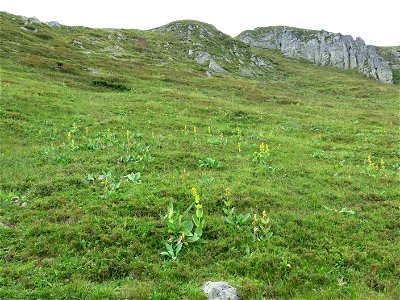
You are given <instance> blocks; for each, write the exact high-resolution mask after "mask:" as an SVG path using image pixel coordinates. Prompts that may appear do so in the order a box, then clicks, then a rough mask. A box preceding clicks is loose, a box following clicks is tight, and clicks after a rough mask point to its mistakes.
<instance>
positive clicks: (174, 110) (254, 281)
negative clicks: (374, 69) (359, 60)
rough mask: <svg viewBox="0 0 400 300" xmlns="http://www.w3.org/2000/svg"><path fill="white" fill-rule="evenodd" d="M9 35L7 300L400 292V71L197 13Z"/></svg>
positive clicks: (0, 147) (3, 56)
mask: <svg viewBox="0 0 400 300" xmlns="http://www.w3.org/2000/svg"><path fill="white" fill-rule="evenodd" d="M0 29H1V30H0V39H1V43H0V66H1V69H0V81H1V82H0V86H1V90H0V96H1V99H0V141H1V143H0V258H1V259H0V270H1V274H2V275H1V276H0V298H1V299H39V298H40V299H59V298H68V299H73V298H76V299H205V296H204V293H203V292H202V290H201V286H202V285H203V284H204V283H205V282H207V281H227V282H229V283H230V284H231V285H233V286H235V287H236V288H237V289H238V291H239V293H240V295H241V296H242V298H243V299H246V300H252V299H254V300H258V299H398V298H399V297H400V294H399V291H400V286H399V281H398V278H399V276H400V274H399V270H400V257H399V253H400V251H399V249H400V236H399V233H400V211H399V198H400V195H399V191H398V188H397V187H398V185H399V170H400V153H399V148H398V138H399V132H398V128H399V124H400V119H399V114H398V109H399V92H400V90H399V85H398V84H397V82H396V76H394V81H395V84H383V83H382V82H379V81H377V80H374V79H372V78H367V77H365V75H363V74H361V73H359V72H358V70H356V69H341V68H332V67H330V66H328V65H326V66H321V65H315V64H312V63H310V62H309V61H307V60H305V59H302V58H293V57H288V56H287V55H284V54H283V53H282V52H281V51H280V49H275V48H274V49H269V48H264V47H256V46H254V45H247V44H246V43H245V42H244V41H241V40H240V39H237V38H232V37H229V36H227V35H225V34H223V33H222V32H220V31H219V30H217V29H216V28H215V27H213V26H211V25H208V24H204V23H201V22H197V21H191V20H184V21H177V22H173V23H171V24H167V25H165V26H162V27H160V28H156V29H154V30H149V31H142V30H127V29H93V28H86V27H79V26H74V27H69V26H64V25H62V24H59V23H57V22H51V23H48V24H46V23H43V22H40V21H39V20H37V19H34V18H24V17H19V16H15V15H11V14H8V13H0ZM304 34H306V32H305V33H304ZM296 36H297V35H296ZM392 50H393V49H378V51H379V53H381V55H382V56H384V57H385V59H387V60H388V61H390V65H391V66H392V67H393V66H395V65H396V64H397V63H396V60H395V58H396V56H395V55H394V54H396V53H397V52H393V51H392ZM393 53H394V54H393ZM393 55H394V56H393ZM217 66H218V67H217ZM397 78H398V77H397Z"/></svg>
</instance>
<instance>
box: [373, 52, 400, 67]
mask: <svg viewBox="0 0 400 300" xmlns="http://www.w3.org/2000/svg"><path fill="white" fill-rule="evenodd" d="M376 49H377V50H378V53H379V54H380V55H381V56H382V57H383V58H384V59H385V60H386V61H387V62H388V63H389V65H390V68H391V69H392V70H400V46H392V47H376Z"/></svg>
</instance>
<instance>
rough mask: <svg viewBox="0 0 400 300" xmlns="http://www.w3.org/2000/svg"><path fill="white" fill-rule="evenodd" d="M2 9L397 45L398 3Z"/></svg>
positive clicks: (5, 4) (19, 5)
mask: <svg viewBox="0 0 400 300" xmlns="http://www.w3.org/2000/svg"><path fill="white" fill-rule="evenodd" d="M0 11H6V12H9V13H13V14H16V15H22V16H27V17H33V16H35V17H37V18H38V19H39V20H41V21H44V22H48V21H58V22H60V23H61V24H64V25H82V26H87V27H102V28H105V27H107V28H135V29H150V28H154V27H158V26H161V25H164V24H166V23H169V22H171V21H176V20H182V19H194V20H199V21H203V22H206V23H210V24H213V25H214V26H215V27H217V28H218V29H219V30H221V31H223V32H225V33H227V34H229V35H231V36H236V35H237V34H239V33H240V32H242V31H243V30H247V29H254V28H255V27H266V26H275V25H287V26H293V27H300V28H306V29H316V30H320V29H325V30H327V31H332V32H340V33H343V34H350V35H352V36H353V37H357V36H360V37H362V38H363V39H364V40H365V42H366V43H367V44H372V45H377V46H394V45H400V25H399V24H400V17H399V16H400V14H399V12H400V0H379V1H371V0H365V1H362V0H361V1H359V0H356V1H352V0H331V1H322V0H321V1H318V0H304V1H300V0H297V1H296V0H274V1H270V0H246V1H237V0H231V1H225V0H221V1H218V0H198V1H190V0H186V1H185V0H165V1H156V0H140V1H134V0H131V1H124V0H113V1H110V0H109V1H99V0H97V1H93V0H79V1H78V0H52V1H49V0H25V1H24V0H0Z"/></svg>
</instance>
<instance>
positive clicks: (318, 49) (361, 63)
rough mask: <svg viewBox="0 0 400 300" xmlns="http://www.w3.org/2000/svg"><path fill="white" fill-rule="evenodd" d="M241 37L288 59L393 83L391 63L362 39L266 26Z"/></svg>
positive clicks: (251, 43)
mask: <svg viewBox="0 0 400 300" xmlns="http://www.w3.org/2000/svg"><path fill="white" fill-rule="evenodd" d="M238 38H239V39H240V40H241V41H243V42H244V43H246V44H248V45H250V46H255V47H260V48H268V49H278V50H280V51H281V52H282V53H283V54H284V55H286V56H288V57H293V58H302V59H306V60H308V61H310V62H313V63H315V64H317V65H322V66H331V67H336V68H342V69H357V70H358V71H359V72H360V73H362V74H364V75H366V76H367V77H372V78H374V79H376V80H379V81H381V82H384V83H392V82H393V75H392V71H391V69H390V67H389V64H388V62H387V61H385V60H384V59H383V58H382V57H381V56H380V55H379V54H378V53H377V51H376V49H375V47H374V46H370V45H366V44H365V42H364V41H363V40H362V39H361V38H359V37H358V38H356V39H355V40H354V39H353V38H352V37H351V36H349V35H342V34H340V33H330V32H327V31H324V30H322V31H314V30H304V29H297V28H290V27H267V28H256V29H255V30H248V31H244V32H242V33H241V34H240V35H239V36H238Z"/></svg>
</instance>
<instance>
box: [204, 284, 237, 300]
mask: <svg viewBox="0 0 400 300" xmlns="http://www.w3.org/2000/svg"><path fill="white" fill-rule="evenodd" d="M202 289H203V291H204V293H205V294H206V296H207V299H208V300H240V297H239V295H238V293H237V290H236V289H235V288H234V287H233V286H231V285H229V284H228V283H226V282H223V281H221V282H212V281H208V282H206V283H205V284H204V285H203V287H202Z"/></svg>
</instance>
